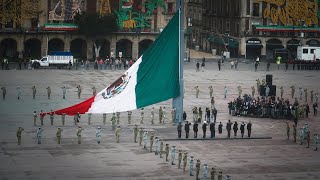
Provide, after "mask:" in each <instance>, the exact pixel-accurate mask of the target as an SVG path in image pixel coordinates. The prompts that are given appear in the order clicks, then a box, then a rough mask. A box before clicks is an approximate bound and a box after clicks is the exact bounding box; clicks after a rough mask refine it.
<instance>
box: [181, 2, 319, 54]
mask: <svg viewBox="0 0 320 180" xmlns="http://www.w3.org/2000/svg"><path fill="white" fill-rule="evenodd" d="M194 3H198V4H201V5H202V28H201V30H200V31H198V29H199V28H198V27H195V28H193V27H192V28H191V29H193V30H192V33H193V34H192V38H194V39H195V40H194V42H195V43H196V45H198V46H199V47H200V49H202V50H203V51H207V52H211V50H212V49H216V50H217V54H220V52H222V51H229V52H230V53H231V57H245V58H249V59H253V58H256V57H257V56H259V57H260V58H263V59H274V57H275V56H278V55H281V56H284V58H286V59H293V58H295V57H296V51H297V46H299V45H303V46H320V41H319V40H320V39H319V38H320V28H319V16H318V14H319V13H318V12H319V4H318V1H316V0H301V1H290V0H282V1H273V0H237V1H234V0H215V1H211V0H189V1H188V11H187V12H188V13H189V15H188V16H189V17H191V18H193V17H194V16H196V14H195V12H193V10H192V9H193V8H194V5H193V4H194ZM190 6H191V7H190ZM196 21H198V20H196Z"/></svg>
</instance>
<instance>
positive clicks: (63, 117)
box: [61, 113, 67, 126]
mask: <svg viewBox="0 0 320 180" xmlns="http://www.w3.org/2000/svg"><path fill="white" fill-rule="evenodd" d="M66 115H67V114H66V113H62V115H61V121H62V125H63V126H64V123H65V121H66Z"/></svg>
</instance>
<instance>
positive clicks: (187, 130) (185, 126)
mask: <svg viewBox="0 0 320 180" xmlns="http://www.w3.org/2000/svg"><path fill="white" fill-rule="evenodd" d="M190 125H191V124H190V123H189V122H188V121H186V124H185V125H184V130H185V131H186V138H187V139H188V138H189V131H190Z"/></svg>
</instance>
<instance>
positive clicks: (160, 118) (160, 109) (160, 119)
mask: <svg viewBox="0 0 320 180" xmlns="http://www.w3.org/2000/svg"><path fill="white" fill-rule="evenodd" d="M162 113H163V111H162V107H161V106H160V108H159V123H160V124H161V123H162V115H163V114H162Z"/></svg>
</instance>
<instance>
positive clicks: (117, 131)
mask: <svg viewBox="0 0 320 180" xmlns="http://www.w3.org/2000/svg"><path fill="white" fill-rule="evenodd" d="M120 131H121V129H120V126H118V127H117V129H116V131H115V134H116V140H117V143H119V142H120Z"/></svg>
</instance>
